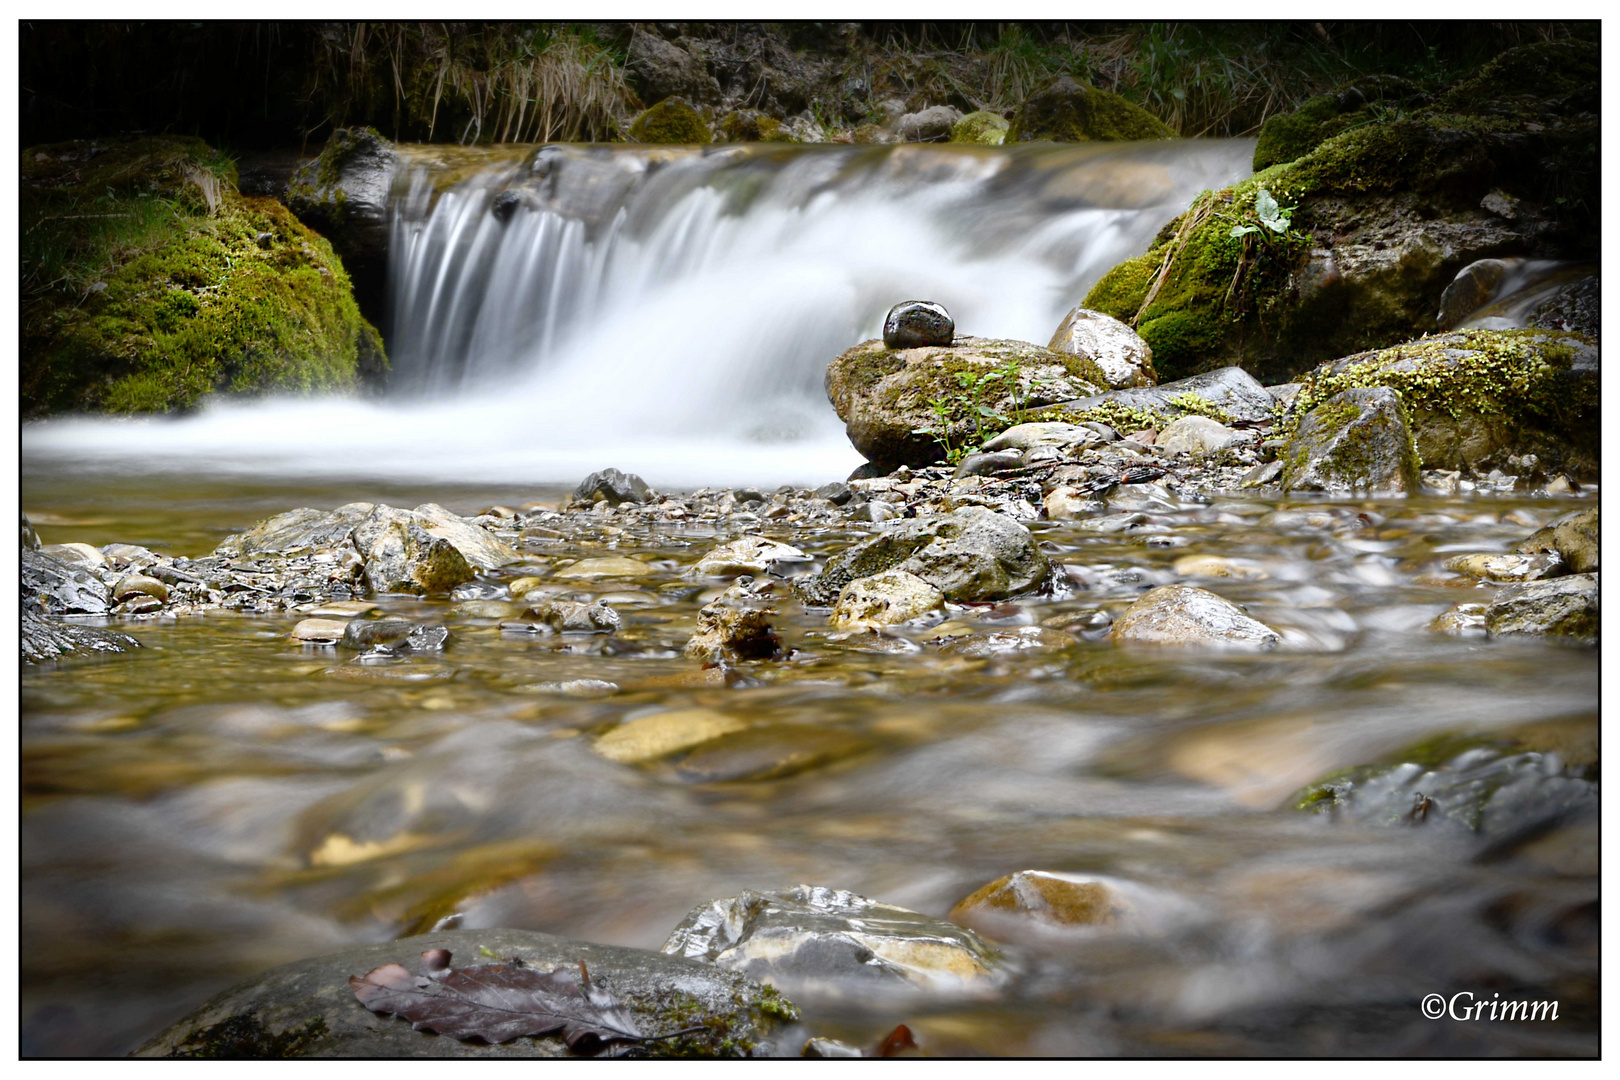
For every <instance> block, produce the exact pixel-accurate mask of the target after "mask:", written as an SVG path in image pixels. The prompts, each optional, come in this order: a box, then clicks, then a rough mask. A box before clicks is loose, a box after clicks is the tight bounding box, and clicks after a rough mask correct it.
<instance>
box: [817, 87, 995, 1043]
mask: <svg viewBox="0 0 1620 1080" xmlns="http://www.w3.org/2000/svg"><path fill="white" fill-rule="evenodd" d="M970 115H973V116H977V115H978V114H977V113H972V114H970ZM799 1056H800V1057H802V1058H858V1057H865V1056H866V1055H864V1054H862V1053H861V1051H860V1049H859V1048H858V1047H854V1046H851V1045H849V1044H848V1043H843V1042H839V1041H838V1040H837V1039H823V1038H820V1037H819V1036H818V1037H817V1038H813V1039H806V1040H805V1042H804V1049H803V1050H801V1051H799Z"/></svg>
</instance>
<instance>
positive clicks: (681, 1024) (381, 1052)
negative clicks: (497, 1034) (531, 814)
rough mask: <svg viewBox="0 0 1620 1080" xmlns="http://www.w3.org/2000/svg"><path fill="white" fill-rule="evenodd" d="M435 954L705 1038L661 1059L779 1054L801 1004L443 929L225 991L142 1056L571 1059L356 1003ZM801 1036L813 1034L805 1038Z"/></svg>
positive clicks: (663, 1049) (665, 962) (673, 1043)
mask: <svg viewBox="0 0 1620 1080" xmlns="http://www.w3.org/2000/svg"><path fill="white" fill-rule="evenodd" d="M429 949H447V950H449V951H450V953H451V961H452V964H453V965H454V966H456V967H462V966H473V965H479V964H491V963H496V962H498V961H496V960H494V959H491V957H492V956H494V957H500V958H501V959H503V960H504V959H518V960H521V961H523V963H524V964H525V965H526V966H528V967H532V968H536V969H539V970H541V971H551V970H554V969H556V968H559V967H563V968H568V969H570V970H578V965H579V964H580V963H581V962H583V963H584V964H585V966H586V969H587V970H588V971H589V972H590V976H591V981H592V982H593V983H597V984H599V985H601V986H602V987H603V988H604V989H607V990H609V991H611V992H612V993H613V994H614V995H615V996H616V997H618V998H619V1000H620V1001H621V1002H622V1003H623V1005H624V1007H625V1010H626V1012H627V1013H628V1014H629V1016H630V1018H631V1019H632V1020H633V1021H634V1022H635V1024H636V1026H637V1027H638V1028H640V1029H641V1030H643V1031H645V1032H647V1033H648V1034H650V1035H659V1034H666V1033H669V1032H672V1031H678V1030H681V1029H682V1028H686V1027H697V1028H699V1029H700V1032H699V1033H697V1034H694V1035H689V1036H683V1037H681V1038H678V1039H670V1040H665V1041H649V1042H646V1043H643V1044H640V1047H641V1051H642V1052H645V1053H647V1054H649V1055H652V1056H676V1057H739V1056H749V1055H754V1054H766V1053H769V1052H771V1051H772V1043H771V1041H770V1040H771V1039H772V1037H773V1036H774V1035H775V1034H776V1033H777V1031H778V1030H779V1029H780V1027H781V1024H782V1023H783V1021H789V1020H794V1019H797V1016H798V1013H797V1010H796V1009H795V1008H794V1007H793V1005H792V1004H791V1003H790V1002H788V1001H787V1000H785V999H784V998H782V997H781V995H780V994H777V993H776V992H775V991H773V990H771V989H770V988H768V987H761V986H759V985H758V984H757V983H754V982H751V981H750V980H748V979H747V978H744V977H742V976H740V975H737V974H734V973H732V972H729V971H725V970H722V969H719V968H716V967H714V966H713V965H708V964H698V963H693V962H691V961H686V960H681V959H677V958H674V957H670V956H667V955H663V954H660V953H652V952H646V951H643V950H641V949H624V948H618V947H615V946H611V945H595V944H591V943H590V942H583V941H570V940H569V939H567V938H560V937H554V936H552V935H551V934H542V933H538V932H535V931H532V930H444V931H438V932H436V933H432V934H423V935H421V936H419V937H407V938H400V939H397V940H394V941H389V942H384V943H382V944H378V945H361V946H356V947H354V948H350V949H345V950H343V951H341V952H336V953H331V954H328V955H326V956H319V957H315V958H312V959H309V960H300V961H297V962H296V963H292V964H286V965H283V966H281V967H278V968H274V969H272V970H270V971H267V972H265V973H264V974H262V975H259V976H256V977H255V978H252V979H249V980H248V981H246V982H244V983H241V984H240V985H238V986H235V987H233V988H231V989H230V990H227V991H225V992H224V993H222V994H220V995H218V996H217V997H215V998H213V999H212V1000H211V1001H209V1002H208V1003H206V1004H204V1005H202V1006H200V1007H198V1008H197V1009H196V1010H195V1011H193V1012H192V1013H191V1014H189V1015H188V1016H186V1017H185V1018H184V1019H182V1020H180V1021H179V1022H178V1023H176V1024H174V1025H173V1026H172V1027H170V1028H168V1029H167V1030H165V1031H164V1032H162V1033H161V1034H159V1035H157V1036H155V1037H153V1038H152V1039H151V1040H150V1041H148V1042H147V1043H145V1044H144V1045H143V1046H141V1047H140V1049H138V1050H136V1051H135V1055H136V1056H137V1057H171V1056H173V1057H216V1056H222V1057H315V1058H388V1059H399V1058H424V1057H432V1058H479V1059H482V1058H533V1057H540V1058H560V1057H570V1056H576V1055H573V1054H572V1053H571V1052H570V1051H569V1050H568V1048H567V1046H566V1044H565V1043H564V1042H563V1040H562V1038H561V1036H560V1035H547V1036H542V1037H539V1038H519V1039H515V1040H513V1041H511V1042H506V1043H501V1044H499V1045H495V1046H491V1045H488V1044H486V1043H483V1042H466V1041H462V1040H460V1039H454V1038H449V1037H445V1036H436V1035H432V1034H430V1033H427V1032H421V1031H417V1030H415V1029H414V1028H413V1027H412V1026H411V1024H410V1023H409V1022H408V1021H406V1020H402V1019H400V1018H399V1017H396V1016H386V1015H382V1014H379V1013H374V1012H371V1011H369V1010H368V1009H366V1008H365V1007H363V1006H362V1005H360V1003H359V1002H358V1001H356V1000H355V996H354V990H353V989H352V988H351V987H350V985H349V979H350V978H351V977H354V976H359V975H365V974H366V973H367V972H369V971H371V970H373V969H375V968H378V967H381V966H382V965H384V964H400V965H402V966H404V967H405V968H406V969H407V970H409V971H416V970H418V968H419V967H420V963H421V955H422V953H423V952H426V951H427V950H429ZM800 1037H801V1038H802V1036H800Z"/></svg>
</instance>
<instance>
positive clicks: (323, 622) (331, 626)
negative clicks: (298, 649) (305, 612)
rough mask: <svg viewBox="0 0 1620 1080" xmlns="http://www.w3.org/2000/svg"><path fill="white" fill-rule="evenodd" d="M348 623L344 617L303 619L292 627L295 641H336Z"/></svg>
mask: <svg viewBox="0 0 1620 1080" xmlns="http://www.w3.org/2000/svg"><path fill="white" fill-rule="evenodd" d="M348 625H349V623H348V620H346V619H304V620H303V621H302V622H300V623H299V624H298V625H297V626H295V627H293V631H292V636H293V640H295V641H337V640H338V639H339V638H341V637H342V636H343V630H344V628H345V627H347V626H348Z"/></svg>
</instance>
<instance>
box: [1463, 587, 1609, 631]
mask: <svg viewBox="0 0 1620 1080" xmlns="http://www.w3.org/2000/svg"><path fill="white" fill-rule="evenodd" d="M1598 622H1599V620H1598V575H1597V574H1571V575H1570V576H1568V577H1560V578H1551V579H1548V580H1545V581H1529V582H1526V583H1524V584H1523V585H1512V586H1509V587H1508V588H1505V589H1503V590H1502V591H1501V592H1499V593H1497V594H1496V596H1495V598H1494V599H1493V600H1492V601H1491V605H1490V607H1488V608H1486V610H1485V630H1486V632H1487V633H1489V634H1490V636H1491V637H1514V636H1552V637H1566V638H1572V639H1574V640H1576V641H1582V642H1588V643H1595V642H1596V641H1597V638H1598Z"/></svg>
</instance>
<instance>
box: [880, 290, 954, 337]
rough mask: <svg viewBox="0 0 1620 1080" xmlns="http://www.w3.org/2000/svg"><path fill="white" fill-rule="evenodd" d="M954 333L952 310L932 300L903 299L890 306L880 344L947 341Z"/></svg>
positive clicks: (884, 321) (884, 320)
mask: <svg viewBox="0 0 1620 1080" xmlns="http://www.w3.org/2000/svg"><path fill="white" fill-rule="evenodd" d="M955 336H956V322H955V320H953V319H952V318H951V313H950V312H948V311H946V310H945V308H944V307H943V306H941V305H939V304H936V303H934V302H933V301H932V300H905V301H902V302H901V303H898V304H896V305H894V307H892V308H890V309H889V314H888V315H887V316H885V317H884V319H883V347H884V348H886V349H917V348H922V347H924V346H928V345H950V344H951V342H952V341H953V340H954V338H955Z"/></svg>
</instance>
